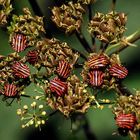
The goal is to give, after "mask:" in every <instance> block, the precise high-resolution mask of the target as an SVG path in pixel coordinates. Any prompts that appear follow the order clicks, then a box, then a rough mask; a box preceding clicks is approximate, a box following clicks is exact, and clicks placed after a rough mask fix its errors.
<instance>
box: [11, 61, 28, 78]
mask: <svg viewBox="0 0 140 140" xmlns="http://www.w3.org/2000/svg"><path fill="white" fill-rule="evenodd" d="M12 70H13V73H14V75H15V76H17V77H19V78H27V77H29V76H30V69H29V67H28V66H27V65H25V64H23V63H22V62H15V63H14V64H13V66H12Z"/></svg>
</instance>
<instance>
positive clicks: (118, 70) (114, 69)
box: [109, 64, 128, 79]
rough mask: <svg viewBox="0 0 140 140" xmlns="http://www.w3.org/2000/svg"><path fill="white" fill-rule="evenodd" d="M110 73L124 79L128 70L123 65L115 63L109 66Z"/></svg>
mask: <svg viewBox="0 0 140 140" xmlns="http://www.w3.org/2000/svg"><path fill="white" fill-rule="evenodd" d="M109 73H110V75H112V76H114V77H117V78H120V79H123V78H125V77H126V76H127V74H128V70H127V69H126V68H125V67H123V66H121V65H118V64H114V65H112V66H111V67H110V68H109Z"/></svg>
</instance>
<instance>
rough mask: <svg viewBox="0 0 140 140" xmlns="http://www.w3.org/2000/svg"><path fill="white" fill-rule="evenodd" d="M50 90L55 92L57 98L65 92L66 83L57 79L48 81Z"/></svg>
mask: <svg viewBox="0 0 140 140" xmlns="http://www.w3.org/2000/svg"><path fill="white" fill-rule="evenodd" d="M50 90H51V92H55V93H56V94H57V95H58V96H61V95H63V94H64V93H66V92H67V83H66V82H62V81H61V80H60V79H59V78H57V77H56V78H54V79H52V80H51V81H50Z"/></svg>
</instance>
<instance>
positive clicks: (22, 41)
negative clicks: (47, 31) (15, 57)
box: [11, 34, 27, 52]
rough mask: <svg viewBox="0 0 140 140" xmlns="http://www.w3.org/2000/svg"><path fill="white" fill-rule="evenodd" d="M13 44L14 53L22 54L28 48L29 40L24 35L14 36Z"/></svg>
mask: <svg viewBox="0 0 140 140" xmlns="http://www.w3.org/2000/svg"><path fill="white" fill-rule="evenodd" d="M11 44H12V48H13V50H14V51H16V52H22V51H23V50H25V48H26V47H27V38H26V36H24V35H23V34H14V35H13V37H12V41H11Z"/></svg>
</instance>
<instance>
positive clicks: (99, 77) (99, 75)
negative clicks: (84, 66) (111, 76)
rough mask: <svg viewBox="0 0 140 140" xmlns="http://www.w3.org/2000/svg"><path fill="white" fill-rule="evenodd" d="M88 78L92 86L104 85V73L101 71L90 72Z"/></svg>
mask: <svg viewBox="0 0 140 140" xmlns="http://www.w3.org/2000/svg"><path fill="white" fill-rule="evenodd" d="M88 76H89V83H90V84H91V85H92V86H96V87H99V86H101V85H102V84H103V77H104V73H103V72H102V71H99V70H93V71H90V73H89V74H88Z"/></svg>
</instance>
